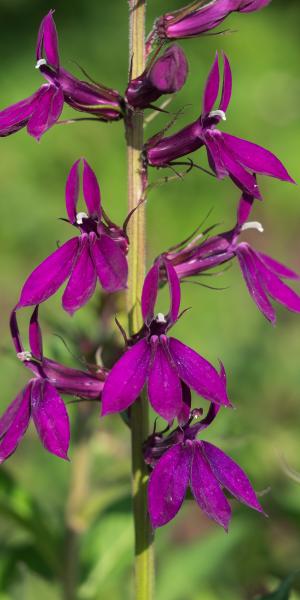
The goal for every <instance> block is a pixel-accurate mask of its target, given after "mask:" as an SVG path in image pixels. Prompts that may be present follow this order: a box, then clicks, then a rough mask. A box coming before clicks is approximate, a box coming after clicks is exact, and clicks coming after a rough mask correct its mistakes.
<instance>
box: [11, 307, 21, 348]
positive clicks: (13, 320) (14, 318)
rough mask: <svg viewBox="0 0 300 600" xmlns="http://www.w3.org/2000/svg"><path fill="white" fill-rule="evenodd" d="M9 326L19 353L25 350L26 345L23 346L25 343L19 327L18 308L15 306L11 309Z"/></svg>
mask: <svg viewBox="0 0 300 600" xmlns="http://www.w3.org/2000/svg"><path fill="white" fill-rule="evenodd" d="M9 328H10V335H11V337H12V341H13V344H14V347H15V349H16V351H17V353H19V352H23V351H24V346H23V343H22V340H21V336H20V331H19V327H18V321H17V315H16V308H14V309H13V310H12V311H11V314H10V319H9Z"/></svg>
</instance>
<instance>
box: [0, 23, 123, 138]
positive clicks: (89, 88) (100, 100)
mask: <svg viewBox="0 0 300 600" xmlns="http://www.w3.org/2000/svg"><path fill="white" fill-rule="evenodd" d="M53 12H54V11H50V12H49V13H48V14H47V15H46V17H44V19H43V20H42V22H41V26H40V29H39V33H38V40H37V47H36V59H37V64H36V67H37V68H38V69H39V70H40V72H41V73H42V74H43V76H44V77H45V79H46V80H47V82H48V83H47V84H44V85H42V86H41V87H40V88H39V89H38V91H37V92H35V94H33V95H32V96H30V97H29V98H26V99H25V100H22V101H21V102H18V103H17V104H14V105H13V106H9V107H8V108H6V109H4V110H2V111H0V137H1V136H2V137H3V136H7V135H10V134H12V133H15V132H16V131H19V129H22V128H23V127H25V126H27V131H28V133H29V134H30V135H32V136H33V137H34V138H36V139H37V140H39V139H40V138H41V136H42V135H43V134H44V133H45V132H46V131H47V130H48V129H50V127H52V125H54V124H55V123H56V122H57V121H58V119H59V117H60V115H61V112H62V109H63V105H64V102H66V103H67V104H69V105H70V106H71V107H72V108H74V109H75V110H78V111H81V112H87V113H89V114H92V115H94V116H95V117H97V118H98V119H100V120H102V121H115V120H118V119H121V118H122V98H121V96H120V94H119V93H118V92H117V91H116V90H111V89H109V88H106V87H104V86H101V85H100V84H96V83H88V82H85V81H80V80H79V79H77V78H76V77H74V76H73V75H71V74H70V73H69V72H68V71H66V70H65V69H63V68H62V67H61V66H60V61H59V53H58V40H57V32H56V27H55V23H54V20H53V17H52V15H53Z"/></svg>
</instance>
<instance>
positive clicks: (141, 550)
mask: <svg viewBox="0 0 300 600" xmlns="http://www.w3.org/2000/svg"><path fill="white" fill-rule="evenodd" d="M129 7H130V16H129V21H130V24H129V26H130V52H129V54H130V55H129V60H130V65H131V75H132V78H135V77H137V76H138V75H140V74H141V73H142V71H143V70H144V68H145V12H146V0H130V1H129ZM143 121H144V116H143V114H142V113H141V112H134V111H133V112H131V113H130V114H129V115H128V116H127V119H126V139H127V150H128V155H127V156H128V211H131V210H132V209H133V208H135V207H136V206H137V204H138V202H139V200H140V199H141V198H142V196H143V178H142V172H141V167H142V165H141V151H142V148H143ZM129 239H130V250H129V254H128V265H129V279H128V292H127V308H128V314H129V329H130V333H136V332H137V331H138V330H139V329H140V328H141V326H142V324H143V321H142V316H141V310H140V301H141V292H142V286H143V281H144V276H145V255H146V251H145V207H144V205H141V206H140V207H139V208H138V210H136V212H135V213H134V214H133V216H132V218H131V220H130V224H129ZM148 433H149V423H148V402H147V399H146V398H145V397H142V398H140V399H139V400H138V401H137V402H135V404H134V405H133V407H132V409H131V440H132V494H133V516H134V531H135V598H136V600H151V598H152V597H153V535H152V530H151V525H150V522H149V516H148V511H147V485H146V482H147V468H146V465H145V462H144V459H143V451H142V445H143V442H144V440H145V439H146V437H147V436H148Z"/></svg>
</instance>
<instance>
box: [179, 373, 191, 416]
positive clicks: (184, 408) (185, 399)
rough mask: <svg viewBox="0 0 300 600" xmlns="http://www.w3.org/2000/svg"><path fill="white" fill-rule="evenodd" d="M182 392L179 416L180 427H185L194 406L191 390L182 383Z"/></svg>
mask: <svg viewBox="0 0 300 600" xmlns="http://www.w3.org/2000/svg"><path fill="white" fill-rule="evenodd" d="M181 391H182V404H181V409H180V412H179V413H178V415H177V420H178V423H179V425H185V423H187V422H188V420H189V418H190V412H191V406H192V394H191V390H190V388H189V387H188V386H187V385H186V384H185V383H184V382H183V381H181Z"/></svg>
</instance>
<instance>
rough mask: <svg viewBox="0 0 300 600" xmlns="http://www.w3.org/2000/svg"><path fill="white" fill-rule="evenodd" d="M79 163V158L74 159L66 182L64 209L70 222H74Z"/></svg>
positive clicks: (77, 193) (77, 194)
mask: <svg viewBox="0 0 300 600" xmlns="http://www.w3.org/2000/svg"><path fill="white" fill-rule="evenodd" d="M79 163H80V159H79V160H76V162H75V163H74V165H73V166H72V167H71V169H70V173H69V175H68V178H67V182H66V210H67V215H68V217H69V221H70V223H72V224H73V223H75V222H76V213H77V202H78V196H79V173H78V170H79Z"/></svg>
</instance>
